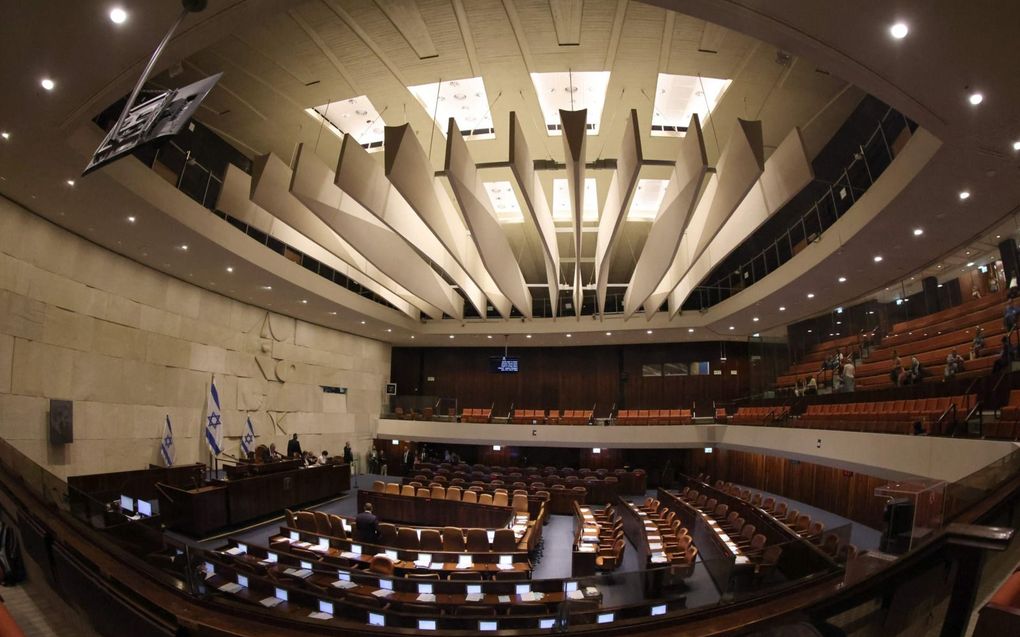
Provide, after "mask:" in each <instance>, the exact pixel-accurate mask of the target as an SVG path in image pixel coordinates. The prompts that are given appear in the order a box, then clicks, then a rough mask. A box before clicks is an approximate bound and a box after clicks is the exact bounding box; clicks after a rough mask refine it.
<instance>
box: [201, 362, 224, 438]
mask: <svg viewBox="0 0 1020 637" xmlns="http://www.w3.org/2000/svg"><path fill="white" fill-rule="evenodd" d="M205 411H206V415H205V442H206V444H208V445H209V451H210V452H211V453H212V455H214V456H218V455H220V453H222V452H223V422H222V421H221V420H220V395H219V393H217V391H216V379H215V378H213V379H212V380H210V381H209V401H208V403H207V404H206V408H205Z"/></svg>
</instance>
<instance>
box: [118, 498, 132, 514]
mask: <svg viewBox="0 0 1020 637" xmlns="http://www.w3.org/2000/svg"><path fill="white" fill-rule="evenodd" d="M120 508H122V509H124V510H125V511H130V512H132V513H134V512H135V499H134V498H129V497H128V496H126V495H122V496H120Z"/></svg>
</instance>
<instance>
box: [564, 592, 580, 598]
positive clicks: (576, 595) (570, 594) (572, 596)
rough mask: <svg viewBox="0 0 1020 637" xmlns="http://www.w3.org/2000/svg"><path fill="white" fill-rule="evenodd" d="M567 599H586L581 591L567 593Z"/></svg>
mask: <svg viewBox="0 0 1020 637" xmlns="http://www.w3.org/2000/svg"><path fill="white" fill-rule="evenodd" d="M567 597H569V598H570V599H584V593H582V592H581V591H570V592H569V593H567Z"/></svg>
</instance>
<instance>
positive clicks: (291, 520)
mask: <svg viewBox="0 0 1020 637" xmlns="http://www.w3.org/2000/svg"><path fill="white" fill-rule="evenodd" d="M283 516H284V518H285V519H286V520H287V526H288V527H290V528H292V529H296V528H298V527H297V518H295V517H294V512H293V511H291V510H290V509H284V510H283Z"/></svg>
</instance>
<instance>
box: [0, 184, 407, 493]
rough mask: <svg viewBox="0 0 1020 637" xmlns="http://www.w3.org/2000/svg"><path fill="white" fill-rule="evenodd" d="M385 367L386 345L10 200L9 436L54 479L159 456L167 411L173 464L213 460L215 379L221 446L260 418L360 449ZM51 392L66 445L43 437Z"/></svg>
mask: <svg viewBox="0 0 1020 637" xmlns="http://www.w3.org/2000/svg"><path fill="white" fill-rule="evenodd" d="M389 367H390V346H389V344H387V343H383V342H380V341H375V340H371V339H367V338H363V337H360V336H355V335H352V334H347V333H344V332H339V331H336V330H332V329H328V328H325V327H322V326H319V325H313V324H310V323H306V322H303V321H300V320H296V319H294V318H290V317H286V316H282V315H279V314H274V313H271V312H267V311H266V310H263V309H260V308H257V307H253V306H251V305H247V304H245V303H241V302H239V301H235V300H232V299H229V298H226V297H224V296H221V295H219V294H216V293H214V292H210V291H208V290H205V289H202V288H198V287H195V286H193V285H190V284H188V283H185V282H183V281H180V280H178V279H175V278H173V277H170V276H167V275H166V274H163V273H161V272H157V271H155V270H152V269H150V268H148V267H146V266H143V265H140V264H138V263H136V262H134V261H131V260H129V259H126V258H124V257H122V256H120V255H117V254H115V253H113V252H110V251H109V250H106V249H104V248H102V247H100V246H97V245H95V244H93V243H91V242H89V241H86V240H84V239H82V238H81V237H78V236H76V235H74V234H71V233H69V232H67V231H66V230H63V229H61V228H59V227H58V226H55V225H53V224H51V223H49V222H48V221H46V220H44V219H42V218H40V217H38V216H36V215H34V214H32V213H30V212H28V211H27V210H25V209H24V208H21V207H20V206H18V205H16V204H14V203H12V202H10V201H9V200H7V199H4V198H2V197H0V437H3V438H5V439H6V440H8V441H9V442H11V443H12V444H13V445H14V446H16V447H17V448H18V449H19V450H21V451H22V452H23V453H25V454H27V455H28V456H29V457H31V458H32V459H33V460H35V461H37V462H39V463H40V464H42V465H44V466H46V467H47V468H49V469H50V471H52V472H53V473H55V474H56V475H58V476H60V477H66V476H69V475H77V474H84V473H97V472H104V471H115V470H123V469H134V468H142V467H145V466H146V465H147V464H148V463H159V462H160V459H159V458H160V457H159V438H160V436H161V434H162V428H163V423H164V420H165V417H166V416H167V415H169V416H170V419H171V421H172V423H173V427H174V434H175V438H176V446H177V463H178V464H183V463H188V462H196V461H201V462H208V459H209V454H208V451H207V447H206V445H205V443H204V440H203V439H202V437H201V434H202V429H201V422H202V416H203V410H204V407H205V402H206V396H207V394H208V390H209V382H210V379H211V378H213V376H214V375H215V378H216V387H217V390H218V392H219V395H220V401H221V406H222V408H223V419H224V422H225V425H226V426H225V429H224V447H225V450H226V452H228V453H232V454H236V453H238V449H239V436H240V432H241V427H242V425H243V422H244V419H245V417H246V416H248V415H251V417H252V420H253V422H254V424H255V429H256V433H257V434H258V442H260V443H265V444H268V443H269V442H276V444H277V446H278V447H281V449H282V448H285V446H286V440H287V439H288V438H289V437H290V434H292V433H297V434H298V435H299V439H300V440H301V442H302V446H303V447H304V448H305V449H306V450H313V451H315V452H316V453H318V452H320V451H321V450H322V449H328V450H329V451H330V453H339V452H340V450H341V449H342V447H343V444H344V441H347V440H350V442H351V444H352V446H353V447H354V449H355V452H356V453H359V452H360V453H363V452H364V451H365V450H366V449H367V448H368V445H369V444H370V441H371V439H372V438H373V436H374V431H375V428H376V425H377V421H378V415H379V411H380V405H381V404H382V403H383V400H384V398H385V396H384V384H385V382H386V381H387V380H388V379H389ZM321 385H331V386H340V387H346V388H347V394H346V395H341V394H326V393H323V391H322V389H321V387H320V386H321ZM51 398H59V399H69V400H73V401H74V442H73V443H71V444H68V445H51V444H49V443H48V441H47V424H46V423H47V413H48V410H49V399H51Z"/></svg>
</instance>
